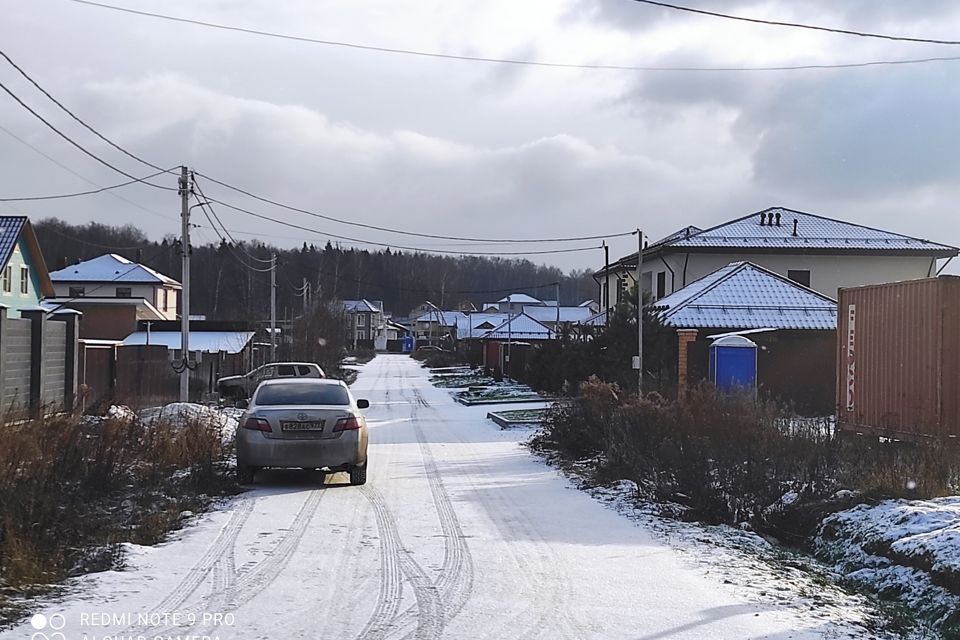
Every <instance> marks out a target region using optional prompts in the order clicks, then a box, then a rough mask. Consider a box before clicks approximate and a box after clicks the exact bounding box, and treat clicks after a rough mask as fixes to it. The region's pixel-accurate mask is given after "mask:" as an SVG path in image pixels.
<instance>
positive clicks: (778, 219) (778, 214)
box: [777, 211, 780, 227]
mask: <svg viewBox="0 0 960 640" xmlns="http://www.w3.org/2000/svg"><path fill="white" fill-rule="evenodd" d="M777 226H778V227H779V226H780V212H779V211H777Z"/></svg>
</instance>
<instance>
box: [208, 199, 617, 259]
mask: <svg viewBox="0 0 960 640" xmlns="http://www.w3.org/2000/svg"><path fill="white" fill-rule="evenodd" d="M207 200H209V201H211V202H216V203H217V204H219V205H222V206H224V207H227V208H228V209H233V210H234V211H239V212H241V213H245V214H247V215H250V216H253V217H255V218H260V219H261V220H267V221H269V222H275V223H277V224H281V225H284V226H286V227H290V228H292V229H299V230H301V231H307V232H309V233H313V234H316V235H319V236H322V237H327V238H336V239H338V240H345V241H347V242H355V243H357V244H367V245H373V246H377V247H386V248H388V249H403V250H407V251H419V252H421V253H440V254H454V255H464V254H467V255H476V256H527V255H546V254H553V253H574V252H577V251H593V250H595V249H599V248H600V247H599V246H590V247H574V248H570V249H548V250H540V251H489V252H484V251H445V250H442V249H424V248H423V247H409V246H404V245H398V244H388V243H385V242H375V241H373V240H361V239H359V238H351V237H349V236H341V235H337V234H333V233H329V232H326V231H318V230H316V229H311V228H309V227H304V226H302V225H298V224H295V223H293V222H287V221H286V220H281V219H279V218H273V217H271V216H266V215H263V214H262V213H256V212H254V211H250V210H249V209H244V208H243V207H238V206H237V205H234V204H230V203H228V202H224V201H223V200H218V199H216V198H211V197H209V196H207Z"/></svg>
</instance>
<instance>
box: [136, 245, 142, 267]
mask: <svg viewBox="0 0 960 640" xmlns="http://www.w3.org/2000/svg"><path fill="white" fill-rule="evenodd" d="M137 263H141V264H142V263H143V248H142V247H141V248H140V249H137Z"/></svg>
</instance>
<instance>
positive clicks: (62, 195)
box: [0, 170, 167, 202]
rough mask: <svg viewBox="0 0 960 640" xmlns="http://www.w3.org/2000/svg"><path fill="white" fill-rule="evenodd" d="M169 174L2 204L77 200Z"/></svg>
mask: <svg viewBox="0 0 960 640" xmlns="http://www.w3.org/2000/svg"><path fill="white" fill-rule="evenodd" d="M164 173H167V170H163V171H158V172H156V173H152V174H150V175H149V176H144V177H142V178H135V179H133V180H127V181H126V182H121V183H119V184H114V185H110V186H109V187H100V188H98V189H90V190H88V191H75V192H73V193H60V194H56V195H49V196H23V197H19V198H0V202H25V201H32V200H58V199H61V198H76V197H78V196H89V195H93V194H95V193H103V192H104V191H110V190H112V189H119V188H120V187H127V186H130V185H131V184H137V183H138V182H146V181H147V180H149V179H150V178H156V177H157V176H159V175H163V174H164Z"/></svg>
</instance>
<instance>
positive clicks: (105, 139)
mask: <svg viewBox="0 0 960 640" xmlns="http://www.w3.org/2000/svg"><path fill="white" fill-rule="evenodd" d="M0 56H3V58H4V60H6V61H7V62H8V63H9V64H10V66H12V67H13V68H14V69H16V70H17V71H19V72H20V75H22V76H23V77H24V78H26V79H27V81H28V82H29V83H30V84H32V85H33V86H34V87H36V88H37V90H38V91H40V93H42V94H43V95H45V96H47V98H49V99H50V101H51V102H53V103H54V104H55V105H57V106H58V107H60V108H61V109H62V110H63V111H64V112H65V113H66V114H67V115H69V116H70V117H71V118H73V119H74V120H76V121H77V122H79V123H80V125H82V126H83V127H84V128H85V129H87V130H88V131H89V132H90V133H92V134H93V135H95V136H97V137H98V138H100V139H101V140H103V141H104V142H106V143H107V144H108V145H110V146H111V147H113V148H114V149H116V150H117V151H119V152H120V153H122V154H124V155H126V156H128V157H130V158H133V159H134V160H136V161H137V162H140V163H142V164H145V165H147V166H148V167H150V168H152V169H156V170H157V171H159V172H160V173H171V172H172V171H173V169H164V168H163V167H160V166H158V165H155V164H153V163H152V162H149V161H147V160H144V159H143V158H141V157H140V156H138V155H136V154H134V153H132V152H130V151H127V150H126V149H124V148H123V147H121V146H120V145H118V144H117V143H115V142H114V141H113V140H110V139H109V138H107V137H106V136H105V135H103V134H102V133H100V132H99V131H97V130H96V129H94V128H93V127H91V126H90V125H89V124H87V123H86V122H84V121H83V120H82V119H81V118H80V117H79V116H78V115H77V114H75V113H74V112H73V111H71V110H70V109H68V108H67V107H66V106H64V105H63V103H62V102H60V101H59V100H57V99H56V98H54V97H53V96H52V95H50V92H49V91H47V90H46V89H44V88H43V87H41V86H40V84H39V83H38V82H37V81H36V80H34V79H33V78H32V77H30V75H29V74H28V73H27V72H26V71H24V70H23V69H22V68H21V67H20V66H19V65H18V64H17V63H16V62H14V61H13V60H12V59H11V58H10V56H8V55H7V54H6V53H5V52H4V51H3V50H0Z"/></svg>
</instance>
